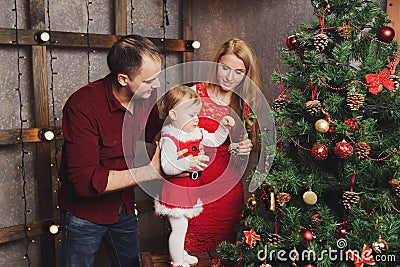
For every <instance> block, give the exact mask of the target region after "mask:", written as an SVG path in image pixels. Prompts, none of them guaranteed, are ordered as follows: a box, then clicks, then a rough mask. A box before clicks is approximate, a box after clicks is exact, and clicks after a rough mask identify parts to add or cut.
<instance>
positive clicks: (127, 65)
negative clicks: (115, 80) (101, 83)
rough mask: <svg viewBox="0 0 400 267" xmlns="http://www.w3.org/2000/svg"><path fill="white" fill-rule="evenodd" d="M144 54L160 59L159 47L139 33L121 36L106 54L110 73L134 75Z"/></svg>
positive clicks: (141, 62)
mask: <svg viewBox="0 0 400 267" xmlns="http://www.w3.org/2000/svg"><path fill="white" fill-rule="evenodd" d="M144 55H148V56H150V57H152V58H154V59H157V60H161V55H160V51H159V49H158V48H157V47H156V46H155V44H154V43H153V42H151V41H150V40H149V39H147V38H146V37H143V36H140V35H126V36H123V37H121V38H120V39H118V41H116V42H115V43H114V44H113V46H112V47H111V49H110V51H109V53H108V55H107V64H108V68H109V69H110V71H111V75H113V76H114V77H116V76H117V74H118V73H125V74H127V75H129V77H134V76H135V75H137V74H138V72H139V70H140V68H141V67H142V64H143V56H144Z"/></svg>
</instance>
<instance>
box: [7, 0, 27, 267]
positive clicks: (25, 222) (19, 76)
mask: <svg viewBox="0 0 400 267" xmlns="http://www.w3.org/2000/svg"><path fill="white" fill-rule="evenodd" d="M12 11H14V13H15V25H14V26H15V43H16V50H17V72H18V74H17V88H16V91H17V93H18V100H19V120H20V129H19V136H18V140H19V141H20V147H21V165H20V166H18V169H19V170H20V171H21V177H22V194H23V196H22V199H23V200H24V211H25V212H24V235H25V255H24V256H23V258H24V259H26V260H27V262H28V266H31V264H32V261H31V259H30V257H29V254H28V252H29V244H30V240H29V236H28V231H29V230H28V229H29V227H28V226H27V221H28V220H27V213H28V212H29V211H30V210H28V209H27V207H28V202H27V199H26V184H27V183H26V173H25V155H27V153H26V150H25V143H24V139H23V135H22V130H23V128H24V123H25V122H26V120H25V119H23V117H22V108H23V104H22V93H21V76H22V73H21V64H20V63H21V59H22V58H24V57H23V56H21V55H20V47H19V40H18V9H17V0H14V8H13V9H12Z"/></svg>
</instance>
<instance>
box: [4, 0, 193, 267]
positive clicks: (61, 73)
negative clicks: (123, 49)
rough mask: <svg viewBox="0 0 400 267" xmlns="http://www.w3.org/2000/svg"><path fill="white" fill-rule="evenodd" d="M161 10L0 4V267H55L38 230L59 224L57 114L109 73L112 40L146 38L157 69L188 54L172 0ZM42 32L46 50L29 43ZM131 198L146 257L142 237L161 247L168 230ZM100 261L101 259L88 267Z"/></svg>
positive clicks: (54, 241) (111, 2)
mask: <svg viewBox="0 0 400 267" xmlns="http://www.w3.org/2000/svg"><path fill="white" fill-rule="evenodd" d="M163 2H164V1H162V0H149V1H128V0H97V1H82V0H70V1H53V0H51V1H46V0H15V1H12V0H10V1H1V2H0V10H1V11H0V13H1V14H2V16H0V73H1V74H0V75H1V78H2V79H1V82H0V86H1V89H0V114H1V115H0V116H1V117H0V118H1V119H0V185H1V187H0V201H1V204H2V205H1V207H0V216H1V218H2V219H1V220H0V244H1V246H0V266H25V265H26V266H28V264H29V262H28V260H27V259H26V258H25V257H24V255H25V253H27V256H28V258H29V259H30V261H31V264H32V266H56V265H57V256H58V247H59V238H60V234H57V235H55V236H53V235H50V234H49V233H48V231H47V230H45V229H44V227H43V225H45V224H46V223H47V222H49V221H54V222H55V223H57V222H58V220H59V219H58V206H57V199H56V190H57V187H58V181H57V163H58V162H59V154H60V148H61V145H62V133H61V131H60V127H61V113H62V107H63V105H64V103H65V101H66V99H67V98H68V97H69V95H71V94H72V93H73V92H74V91H76V90H77V89H78V88H80V87H81V86H83V85H85V84H86V83H87V82H89V81H94V80H96V79H98V78H101V77H103V76H104V75H106V74H107V73H108V68H107V65H106V60H105V57H106V54H107V51H108V48H109V47H110V46H111V44H112V43H113V42H114V41H115V40H117V38H118V36H119V35H125V34H130V33H135V34H141V35H144V36H147V37H149V38H150V39H151V40H152V41H153V42H154V43H156V45H158V46H159V48H160V49H162V50H164V59H165V66H169V65H174V64H177V63H181V62H182V59H183V55H184V54H187V53H193V49H191V48H190V47H187V46H186V40H183V39H182V20H181V17H182V9H181V8H182V5H181V1H173V2H172V1H171V2H169V3H167V5H166V6H165V8H166V10H164V9H163ZM165 3H166V1H165ZM164 11H166V12H168V18H169V21H168V22H169V25H166V23H165V20H164V19H163V18H164V15H165V13H164ZM162 26H164V27H162ZM42 30H45V31H48V32H49V34H50V36H51V40H50V41H49V42H39V41H38V39H35V36H36V34H37V33H38V32H39V31H42ZM16 89H18V90H16ZM19 96H20V97H21V98H19ZM44 127H46V128H49V129H52V130H54V132H55V133H56V137H57V138H56V140H57V141H50V142H47V141H42V140H41V139H40V138H39V136H38V133H39V131H40V130H41V129H42V128H44ZM144 153H145V152H144ZM22 155H23V157H22ZM23 191H25V197H24V198H22V197H23V196H24V193H23ZM137 191H138V203H137V209H138V210H139V220H140V221H143V222H141V223H140V229H139V231H141V232H142V236H143V242H142V245H143V249H144V250H150V251H151V249H152V248H154V249H157V247H156V246H154V242H150V241H149V239H151V241H153V240H154V239H160V240H161V239H165V236H166V234H165V233H164V232H163V231H164V230H165V231H166V229H167V226H165V222H164V221H163V220H162V219H160V218H158V217H156V216H155V215H154V213H153V211H152V206H153V204H152V199H148V198H146V194H145V193H143V192H141V191H140V188H138V190H137ZM25 216H26V220H25V219H24V218H25ZM142 226H143V227H142ZM150 227H151V230H150V229H149V228H150ZM149 233H150V234H149ZM162 245H163V246H165V243H163V244H162ZM27 248H28V250H27ZM106 261H107V260H106V259H105V257H103V255H101V253H100V255H99V257H98V259H97V260H96V266H103V265H105V264H106Z"/></svg>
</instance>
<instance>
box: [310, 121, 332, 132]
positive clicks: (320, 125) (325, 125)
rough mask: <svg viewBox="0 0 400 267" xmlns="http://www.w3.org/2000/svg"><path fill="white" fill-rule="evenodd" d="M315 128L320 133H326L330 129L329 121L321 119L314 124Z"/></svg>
mask: <svg viewBox="0 0 400 267" xmlns="http://www.w3.org/2000/svg"><path fill="white" fill-rule="evenodd" d="M314 127H315V130H317V132H320V133H326V132H328V131H329V122H328V121H327V120H324V119H319V120H317V121H316V122H315V124H314Z"/></svg>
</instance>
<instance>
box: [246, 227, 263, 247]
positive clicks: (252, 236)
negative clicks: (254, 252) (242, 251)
mask: <svg viewBox="0 0 400 267" xmlns="http://www.w3.org/2000/svg"><path fill="white" fill-rule="evenodd" d="M243 234H244V236H245V237H246V243H247V244H248V245H250V246H251V245H252V244H253V242H254V241H255V240H258V241H260V240H261V237H260V235H257V234H256V231H254V229H251V230H250V231H243Z"/></svg>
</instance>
